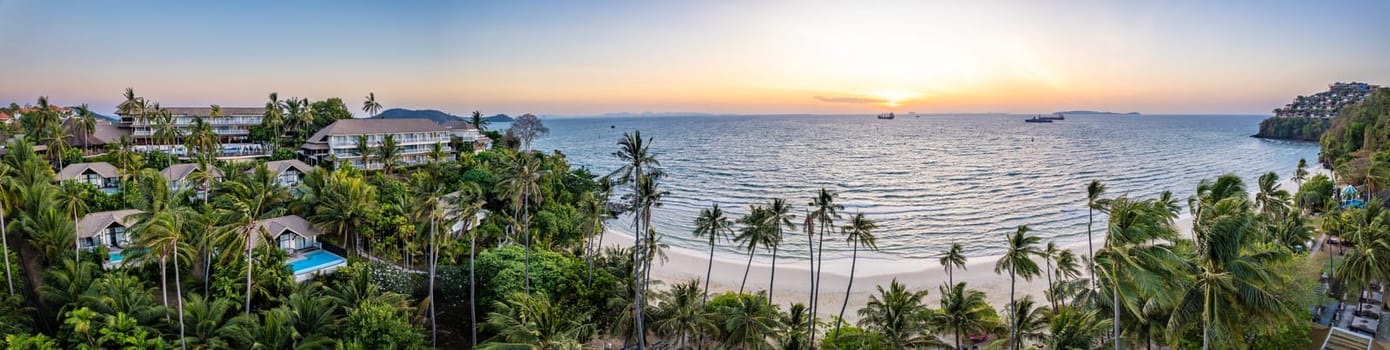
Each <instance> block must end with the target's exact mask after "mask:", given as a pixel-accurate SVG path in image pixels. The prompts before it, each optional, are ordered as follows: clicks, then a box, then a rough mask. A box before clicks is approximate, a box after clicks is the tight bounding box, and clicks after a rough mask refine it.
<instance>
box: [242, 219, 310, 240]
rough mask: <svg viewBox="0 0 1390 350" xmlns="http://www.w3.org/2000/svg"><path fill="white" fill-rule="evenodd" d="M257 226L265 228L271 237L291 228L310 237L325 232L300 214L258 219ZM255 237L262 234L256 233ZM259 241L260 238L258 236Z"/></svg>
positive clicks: (301, 234)
mask: <svg viewBox="0 0 1390 350" xmlns="http://www.w3.org/2000/svg"><path fill="white" fill-rule="evenodd" d="M256 227H257V228H259V229H265V232H266V233H267V234H270V236H271V238H274V237H275V236H276V235H279V234H280V233H281V232H285V230H290V231H292V232H294V233H296V234H299V235H300V236H304V237H308V238H314V237H318V236H319V235H320V234H323V231H319V229H317V228H314V225H311V224H309V220H304V218H302V217H300V216H299V215H286V216H281V217H277V218H270V219H265V220H260V221H256ZM253 237H260V235H254V236H253ZM257 242H259V238H257Z"/></svg>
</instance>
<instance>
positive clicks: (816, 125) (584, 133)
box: [534, 115, 1318, 260]
mask: <svg viewBox="0 0 1390 350" xmlns="http://www.w3.org/2000/svg"><path fill="white" fill-rule="evenodd" d="M1023 118H1024V117H1023V116H1002V115H987V116H986V115H969V116H924V117H920V118H911V117H899V118H898V119H896V120H876V119H874V118H873V117H872V116H693V117H661V118H550V119H546V120H545V123H546V125H547V126H549V127H550V130H551V133H550V135H548V136H546V137H544V138H542V139H539V140H537V141H536V142H535V145H534V148H536V149H539V150H546V151H550V150H559V151H561V152H563V153H565V154H566V155H567V156H568V157H569V159H570V162H571V163H573V164H574V165H576V166H581V167H587V168H589V169H590V170H591V171H593V172H594V173H596V174H607V173H608V172H611V171H613V170H614V169H617V168H618V167H619V164H620V163H619V161H618V160H617V159H616V158H614V157H613V156H612V153H613V152H614V151H616V150H617V149H618V145H617V142H618V140H619V139H620V138H621V137H622V134H623V133H624V132H631V131H633V130H641V131H642V136H644V137H652V138H654V142H653V144H652V148H653V150H655V151H656V152H657V153H658V154H659V155H658V158H659V159H660V161H661V164H662V165H663V167H664V168H665V169H666V170H667V172H668V174H669V176H668V177H666V178H665V179H664V181H663V182H662V186H663V187H664V188H665V189H666V190H668V191H670V195H669V196H667V197H666V200H665V203H663V205H662V206H661V207H660V208H659V209H657V211H656V215H655V218H654V219H653V221H654V225H655V227H656V229H657V230H658V232H661V233H663V234H664V235H665V238H664V239H663V241H664V242H665V243H667V244H670V245H671V246H675V247H685V248H692V249H697V250H703V249H707V245H706V243H704V242H702V241H699V240H697V239H695V238H694V237H693V236H692V235H691V234H690V231H691V228H692V227H693V225H692V221H693V220H694V218H695V216H696V215H697V214H698V213H699V211H700V209H703V208H707V207H709V206H710V205H711V204H713V203H719V205H720V206H721V207H723V208H725V211H726V212H729V214H730V215H731V216H732V217H737V216H738V215H741V214H743V213H746V212H747V207H748V205H749V204H763V203H766V202H768V201H770V199H772V198H786V199H788V200H789V201H790V202H791V203H792V204H795V205H796V207H795V212H796V213H798V214H801V213H802V212H803V209H804V208H806V204H807V203H808V202H810V200H811V196H812V195H813V194H815V192H816V190H817V189H819V188H822V187H824V188H828V189H830V190H832V191H835V192H839V193H840V198H839V201H840V203H842V204H844V205H845V210H844V212H843V213H842V215H843V216H845V217H846V218H847V217H848V216H849V215H852V214H853V213H857V212H863V213H864V215H865V216H866V217H868V218H870V219H872V220H874V221H875V222H877V223H878V226H879V228H878V230H876V231H874V234H875V235H876V236H877V237H878V247H879V249H880V252H878V253H871V254H867V255H865V254H862V253H861V256H868V257H870V258H878V259H888V260H896V259H901V258H927V257H935V256H938V254H939V253H940V252H941V251H943V250H944V249H945V248H946V247H948V246H949V245H950V244H951V242H960V243H962V244H964V245H965V247H966V248H967V250H968V253H969V254H970V255H972V256H989V255H997V254H1000V253H1001V252H1002V246H1003V242H1004V238H1003V236H1004V234H1005V233H1008V232H1012V231H1013V230H1014V229H1015V228H1016V227H1017V226H1018V225H1028V226H1029V227H1030V228H1032V230H1033V232H1035V233H1036V234H1037V235H1040V236H1042V237H1044V238H1045V239H1047V240H1055V241H1058V243H1062V244H1065V245H1075V244H1083V245H1084V244H1085V240H1086V221H1087V220H1086V215H1087V211H1086V207H1085V202H1086V183H1087V182H1089V181H1090V180H1092V179H1096V180H1100V181H1102V182H1104V183H1105V184H1106V186H1107V187H1108V191H1107V193H1106V195H1107V196H1115V195H1119V194H1126V193H1127V194H1129V195H1130V196H1138V197H1147V196H1154V195H1157V194H1158V193H1159V192H1161V191H1163V190H1172V191H1173V192H1175V194H1177V195H1178V196H1179V197H1180V198H1183V199H1185V198H1187V197H1188V196H1190V195H1192V193H1193V192H1194V189H1195V187H1196V185H1197V182H1198V181H1199V180H1201V179H1203V178H1211V177H1215V176H1217V175H1220V174H1223V173H1227V172H1234V173H1236V174H1238V175H1240V176H1241V177H1242V178H1244V179H1246V182H1247V185H1249V186H1251V187H1253V183H1254V179H1255V177H1257V176H1258V175H1259V174H1262V173H1264V172H1267V171H1277V172H1278V173H1279V174H1280V176H1281V177H1283V178H1288V177H1289V176H1291V174H1292V173H1293V170H1294V167H1295V165H1296V164H1297V162H1298V160H1299V158H1306V159H1308V160H1310V161H1312V160H1314V159H1315V158H1316V157H1317V152H1318V148H1317V146H1316V145H1314V144H1310V143H1294V142H1283V141H1269V140H1260V139H1255V138H1251V137H1249V135H1251V134H1254V133H1255V132H1256V130H1257V126H1258V124H1259V121H1260V120H1261V119H1262V118H1263V117H1259V116H1142V117H1137V116H1068V117H1067V120H1065V121H1058V122H1056V123H1052V124H1036V123H1024V122H1023ZM610 126H611V127H610ZM1182 202H1183V203H1184V204H1186V201H1185V200H1184V201H1182ZM1185 211H1186V208H1184V212H1185ZM797 222H798V223H800V220H797ZM841 222H843V220H841ZM630 223H631V220H630V219H628V218H621V219H620V220H615V221H613V222H611V223H610V226H612V227H613V228H615V229H618V230H620V231H623V232H629V231H631V227H630ZM838 224H839V223H838V222H837V225H838ZM798 232H799V231H798ZM836 238H837V240H835V241H829V237H827V243H826V251H827V252H826V255H827V257H828V258H829V257H848V256H849V249H850V248H849V246H848V245H846V244H845V243H843V241H842V240H839V239H838V236H837V237H836ZM805 244H806V243H805V236H804V235H803V234H789V235H788V236H787V237H786V238H785V239H784V243H783V246H782V248H781V249H780V252H779V254H780V255H779V256H782V257H791V258H793V259H804V258H805V256H806V254H807V251H806V245H805ZM720 250H722V251H724V252H728V253H735V252H739V250H737V248H736V247H735V246H734V245H733V244H732V243H727V244H725V245H724V246H722V247H720Z"/></svg>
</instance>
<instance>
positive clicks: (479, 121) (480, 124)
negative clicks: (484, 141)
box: [471, 111, 488, 133]
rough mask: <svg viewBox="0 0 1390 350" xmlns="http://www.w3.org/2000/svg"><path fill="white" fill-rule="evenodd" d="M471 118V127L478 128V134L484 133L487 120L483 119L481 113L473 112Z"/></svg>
mask: <svg viewBox="0 0 1390 350" xmlns="http://www.w3.org/2000/svg"><path fill="white" fill-rule="evenodd" d="M471 118H472V119H471V120H472V122H471V123H473V127H475V128H478V132H479V133H481V132H483V131H486V130H485V128H487V124H488V122H487V119H485V118H483V112H479V111H473V114H472V116H471Z"/></svg>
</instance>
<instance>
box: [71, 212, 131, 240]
mask: <svg viewBox="0 0 1390 350" xmlns="http://www.w3.org/2000/svg"><path fill="white" fill-rule="evenodd" d="M139 212H140V211H139V210H135V209H125V210H115V211H103V212H96V213H91V214H87V216H83V217H82V220H81V221H78V222H77V237H78V238H87V237H93V236H96V235H98V234H100V233H101V231H102V230H105V229H106V227H107V226H111V224H112V223H119V224H121V226H125V227H126V228H129V227H130V225H131V224H134V222H133V221H134V220H132V219H133V218H131V217H130V215H131V214H137V213H139Z"/></svg>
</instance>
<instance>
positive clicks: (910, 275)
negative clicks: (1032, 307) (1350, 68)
mask: <svg viewBox="0 0 1390 350" xmlns="http://www.w3.org/2000/svg"><path fill="white" fill-rule="evenodd" d="M1327 173H1328V172H1327V171H1326V170H1324V169H1316V170H1315V171H1313V172H1312V174H1327ZM1312 174H1310V175H1309V176H1312ZM1193 185H1194V186H1195V185H1196V184H1193ZM1246 185H1247V189H1248V190H1251V191H1253V190H1255V188H1254V185H1255V184H1254V183H1253V182H1252V181H1247V182H1246ZM1280 188H1282V189H1284V190H1286V191H1289V193H1291V194H1292V193H1294V192H1297V184H1295V183H1294V182H1293V181H1292V180H1291V179H1285V180H1284V181H1283V182H1282V183H1281V184H1280ZM1252 195H1253V193H1252ZM1185 204H1186V203H1184V205H1185ZM1183 210H1184V211H1186V210H1187V208H1183ZM1102 220H1103V219H1102V218H1100V217H1098V218H1097V220H1096V242H1095V244H1096V246H1097V247H1099V246H1100V245H1101V244H1102V241H1103V233H1102V232H1101V231H1102V230H1103V229H1104V225H1105V223H1104V222H1103V221H1102ZM1175 225H1176V226H1177V227H1178V230H1179V233H1180V234H1181V235H1183V236H1184V237H1191V234H1192V217H1191V215H1190V214H1186V213H1184V214H1183V215H1182V216H1181V217H1180V218H1179V219H1178V220H1177V221H1176V222H1175ZM795 237H797V238H800V237H801V236H800V235H796V236H795ZM789 239H791V238H789ZM1003 243H1004V242H1003V241H1002V239H1000V244H1003ZM604 244H605V245H611V246H631V245H632V237H631V236H628V235H626V234H623V233H620V232H617V231H614V230H612V229H610V230H608V231H607V233H605V236H604ZM724 244H729V243H724ZM826 244H843V242H840V241H839V240H836V241H834V242H833V243H832V242H831V241H829V239H827V243H826ZM1065 248H1067V249H1071V250H1073V251H1074V252H1075V253H1077V254H1078V255H1086V254H1087V252H1086V250H1087V247H1086V243H1085V242H1082V243H1080V244H1079V246H1077V245H1072V246H1067V247H1065ZM861 253H862V251H861ZM666 254H667V257H668V258H669V260H668V261H666V262H665V263H661V262H658V263H657V265H656V267H655V268H654V269H653V270H652V277H653V279H656V280H660V281H664V282H666V283H674V282H679V281H686V280H691V279H700V280H702V281H703V279H704V278H705V271H706V268H707V267H708V265H707V264H708V262H709V251H708V250H703V251H699V250H695V249H689V248H682V247H671V248H668V249H667V251H666ZM863 255H864V254H861V258H860V259H859V262H858V265H857V267H855V275H854V284H853V287H852V288H849V292H848V293H846V288H847V287H849V280H850V279H849V275H850V266H851V261H850V260H849V259H838V260H826V261H825V263H824V272H823V273H822V274H821V278H822V281H821V293H820V300H819V306H820V310H819V311H818V313H819V314H820V317H821V318H822V319H826V318H828V317H829V316H833V315H836V314H838V313H839V311H840V306H841V303H843V302H844V300H845V296H846V295H848V296H849V306H848V308H847V309H846V311H845V318H846V319H847V320H850V321H851V322H853V321H855V320H857V319H858V318H859V317H858V315H856V314H855V311H856V310H858V309H859V308H861V307H863V306H864V305H865V304H866V303H867V302H868V299H869V295H871V294H875V293H877V292H876V288H877V287H878V286H879V285H887V284H889V283H890V282H891V281H892V280H893V279H895V278H896V279H897V280H898V281H899V282H901V283H904V284H906V285H907V286H908V288H911V289H914V290H929V291H930V293H929V295H928V297H927V299H926V303H927V304H928V305H930V306H933V307H936V306H937V305H938V303H939V300H940V299H939V297H940V293H939V292H938V287H939V286H941V285H942V284H944V283H946V281H947V274H946V271H945V270H944V269H943V268H942V267H941V265H940V264H939V263H938V262H937V261H936V259H910V260H909V259H904V260H883V259H867V258H863V257H862V256H863ZM997 258H998V257H997V256H971V257H969V261H968V263H967V267H966V269H965V270H963V271H962V270H957V271H955V276H954V278H955V281H957V282H965V283H967V285H968V286H969V287H970V288H972V289H977V290H981V291H983V292H985V293H986V295H987V297H988V299H989V302H990V303H991V304H992V305H994V306H995V307H996V308H998V307H1002V306H1004V305H1006V304H1008V301H1009V278H1008V274H1007V272H1005V273H1004V274H996V273H994V263H995V260H996V259H997ZM770 261H771V259H770V257H763V256H758V257H755V258H754V259H753V263H752V267H751V269H749V270H748V281H747V286H746V287H745V291H758V290H766V289H768V281H769V277H770V274H771V273H772V272H773V269H772V268H771V264H770ZM747 264H748V256H746V255H732V254H724V253H720V252H716V253H715V255H714V263H713V267H712V269H713V274H712V276H711V281H710V291H711V293H714V292H726V291H738V290H739V285H740V283H742V281H743V276H744V269H745V268H746V267H747V266H748V265H747ZM776 274H777V276H776V277H777V279H776V282H775V283H776V288H775V289H774V291H773V294H772V296H773V302H775V303H777V304H780V305H782V306H783V307H784V308H785V307H786V306H787V305H790V304H793V303H808V302H809V300H810V294H811V292H810V281H811V275H810V266H809V263H808V262H807V261H805V260H799V259H786V258H783V259H779V260H778V261H777V269H776ZM1046 287H1047V279H1046V278H1045V277H1039V278H1035V279H1033V280H1032V281H1025V280H1022V279H1019V280H1018V282H1017V285H1016V291H1017V293H1018V296H1019V297H1020V298H1021V297H1022V296H1024V295H1032V296H1033V297H1034V299H1036V300H1038V301H1042V300H1044V299H1043V292H1044V290H1045V289H1046Z"/></svg>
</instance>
